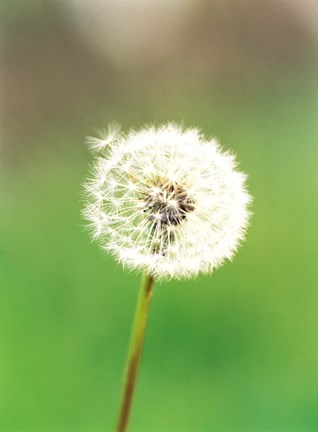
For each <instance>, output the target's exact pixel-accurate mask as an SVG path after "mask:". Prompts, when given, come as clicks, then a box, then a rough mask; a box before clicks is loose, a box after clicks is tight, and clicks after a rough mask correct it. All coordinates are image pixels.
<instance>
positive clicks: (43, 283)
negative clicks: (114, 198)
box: [0, 0, 318, 432]
mask: <svg viewBox="0 0 318 432" xmlns="http://www.w3.org/2000/svg"><path fill="white" fill-rule="evenodd" d="M87 2H88V0H86V2H85V1H82V0H81V1H78V2H76V0H75V1H70V0H69V1H66V2H64V1H44V0H43V1H34V0H31V1H18V0H13V1H8V0H6V1H3V0H2V1H1V5H0V13H1V39H2V43H1V45H2V46H1V70H2V72H1V95H2V97H1V100H2V103H1V105H2V120H1V149H0V151H1V174H0V180H1V183H0V188H1V190H0V193H1V201H0V206H1V212H0V223H1V225H0V282H1V285H0V431H1V432H4V431H10V432H11V431H12V432H13V431H14V432H16V431H38V432H40V431H41V432H49V431H52V432H62V431H64V432H65V431H83V432H84V431H85V432H86V431H87V432H88V431H92V432H97V431H110V430H112V428H113V425H114V422H115V418H116V411H117V408H118V403H119V396H120V389H121V382H122V372H123V367H124V362H125V357H126V350H127V344H128V340H129V333H130V326H131V323H132V318H133V313H134V307H135V303H136V299H137V291H138V285H139V280H140V275H139V274H135V273H130V272H126V271H124V270H123V269H122V268H121V267H120V266H119V265H118V264H116V263H115V262H114V261H113V259H112V258H110V257H108V256H107V255H105V254H103V253H102V252H101V250H100V249H99V248H98V246H97V245H96V244H93V243H91V241H90V239H89V236H88V233H87V232H86V231H85V229H84V228H83V227H84V221H83V220H82V218H81V216H80V212H81V208H82V207H83V196H82V184H83V182H84V181H85V178H86V176H87V175H88V172H89V163H91V161H92V158H91V155H90V154H89V152H88V150H87V148H86V145H85V136H87V135H94V134H95V128H103V127H107V124H108V123H109V122H111V121H114V120H115V121H117V122H119V123H121V124H122V125H123V128H124V130H127V129H128V128H129V127H135V128H138V127H140V126H142V125H143V124H145V123H148V124H149V123H156V124H160V123H161V122H164V121H171V120H173V121H176V122H183V124H184V125H185V126H198V127H200V128H201V129H202V130H203V131H204V133H205V134H206V135H207V136H214V137H217V138H218V139H219V140H220V142H221V143H222V146H223V147H224V148H225V149H230V148H231V149H232V150H233V151H234V152H235V154H236V155H237V158H238V160H239V161H240V167H241V169H242V170H244V171H246V172H247V173H248V174H249V190H250V193H251V194H252V195H253V196H254V203H253V217H252V221H251V226H250V228H249V231H248V236H247V240H246V242H245V243H244V245H243V247H241V248H240V249H239V252H238V254H237V256H236V257H235V259H234V261H233V263H226V264H225V265H224V266H223V267H222V268H220V269H218V270H217V271H215V273H214V274H213V275H211V276H209V277H199V278H197V279H195V280H191V281H186V282H182V281H179V282H176V281H170V282H164V283H160V284H157V285H156V286H155V292H154V296H153V303H152V308H151V313H150V319H149V327H148V330H147V338H146V345H145V350H144V353H143V361H142V367H141V371H140V377H139V382H138V386H137V392H136V395H135V396H136V397H135V400H134V407H133V413H132V417H131V423H130V426H131V427H130V430H131V431H135V432H139V431H147V432H152V431H153V432H154V431H156V432H174V431H180V432H186V431H189V432H190V431H192V432H194V431H200V432H201V431H202V432H203V431H206V432H208V431H233V432H234V431H244V432H248V431H269V432H274V431H275V432H276V431H317V430H318V313H317V309H318V289H317V288H318V286H317V285H318V284H317V282H318V265H317V260H318V251H317V243H318V224H317V213H318V199H317V198H318V171H317V161H318V146H317V138H318V122H317V118H318V82H317V72H318V65H317V63H318V62H317V60H318V52H317V49H318V43H317V34H315V29H314V28H313V27H312V26H311V22H312V21H310V18H311V17H310V15H311V14H310V11H307V15H308V17H307V18H308V21H307V20H306V16H307V15H306V14H305V13H303V14H302V13H300V10H298V9H297V7H301V6H302V2H298V6H297V7H296V3H297V2H280V1H278V2H271V1H256V2H253V1H248V0H243V1H241V2H235V1H232V2H231V1H229V2H220V1H212V2H208V1H206V2H205V1H199V0H198V1H197V2H191V1H187V2H186V1H184V2H183V1H172V2H171V3H173V4H174V8H173V9H169V8H168V3H167V2H165V1H163V2H162V3H160V2H159V3H160V7H159V6H158V4H157V6H155V2H152V1H150V2H149V3H148V6H146V4H145V2H143V1H141V0H140V1H139V2H137V1H136V2H132V3H131V4H134V7H135V8H137V9H136V10H137V12H138V13H135V14H132V15H130V9H129V8H130V7H132V6H131V4H130V2H119V3H118V5H117V9H116V7H115V6H114V5H116V2H114V1H109V2H108V1H106V0H105V1H104V2H95V1H94V2H92V3H91V5H92V7H93V8H95V9H94V10H95V13H96V15H95V16H94V17H93V18H91V17H90V16H87V15H86V14H85V13H84V14H78V15H76V13H75V12H76V11H75V9H76V7H75V6H76V3H77V6H80V5H82V4H84V6H85V3H86V6H87ZM304 4H305V3H304ZM189 5H190V6H189ZM108 7H109V8H110V10H111V12H109V14H110V13H112V14H113V15H111V18H112V19H113V21H112V25H113V28H112V30H111V32H110V33H108V37H109V40H108V39H107V35H106V36H105V35H104V33H102V32H101V34H100V36H99V35H98V32H99V31H100V30H101V28H100V27H98V26H100V25H101V16H102V18H103V17H104V16H105V26H107V25H108V24H109V20H110V18H109V16H108V15H107V13H108ZM114 7H115V9H114ZM152 7H153V8H155V7H156V9H154V11H152V9H151V8H152ZM189 7H192V9H191V10H190V12H187V15H186V18H184V19H182V20H181V22H180V20H179V21H178V25H175V27H174V26H173V25H172V30H171V28H170V27H169V28H170V30H169V28H168V30H169V31H170V33H169V32H168V30H166V29H165V27H164V25H165V23H167V22H168V23H170V21H172V24H173V17H175V16H177V15H178V14H181V13H182V12H183V11H185V9H186V8H189ZM138 8H139V9H138ZM158 8H159V9H160V10H159V12H160V14H161V15H159V16H157V14H159V12H158ZM105 10H106V12H105ZM149 11H150V12H149ZM146 12H147V16H145V18H144V19H143V14H146ZM103 14H104V15H103ZM173 14H174V15H173ZM75 15H76V16H77V18H76V20H75V18H74V16H75ZM125 17H126V18H125ZM127 17H128V18H127ZM167 17H168V18H169V19H167ZM123 18H125V19H128V21H129V23H130V27H129V26H128V27H126V24H127V22H126V24H125V21H124V19H123ZM95 22H96V29H95V33H94V23H95ZM145 23H146V24H145ZM149 23H150V24H149ZM143 24H145V25H148V27H149V28H148V27H146V30H144V29H143V27H142V26H143ZM152 25H153V26H154V28H155V31H154V32H152V31H151V28H152ZM169 25H171V23H170V24H169ZM161 26H162V27H161ZM102 28H104V27H103V25H102ZM127 28H128V29H130V30H129V32H130V33H127V36H126V35H125V31H128V30H127ZM161 28H162V32H160V29H161ZM83 29H85V30H87V29H90V31H92V32H93V33H94V34H95V36H94V37H95V41H96V40H98V42H99V43H101V44H102V45H103V44H105V46H106V45H107V46H108V47H110V48H112V50H111V49H109V50H108V51H107V50H106V51H103V50H99V49H95V48H96V47H94V46H93V45H94V43H93V41H92V40H91V39H90V37H89V36H88V35H86V36H85V35H84V36H83V34H81V30H83ZM132 29H133V30H132ZM134 29H135V30H134ZM158 29H159V30H158ZM133 31H136V32H137V36H138V37H139V39H138V38H137V42H138V40H139V45H138V43H137V42H136V45H134V40H132V39H131V34H132V33H131V32H133ZM143 31H144V33H143ZM166 31H167V32H168V33H166ZM116 32H117V33H116ZM96 33H97V36H96ZM167 34H168V36H165V35H167ZM117 36H118V37H119V36H120V37H121V39H120V37H119V39H116V37H117ZM96 38H97V39H96ZM165 38H171V46H169V43H168V41H167V40H166V39H165ZM118 40H119V41H123V43H124V47H125V43H126V42H127V44H128V43H131V44H132V45H129V47H130V48H129V49H126V50H125V49H123V46H122V43H121V45H120V43H119V42H118ZM131 40H132V42H131ZM162 40H163V42H162ZM116 41H117V42H116ZM146 42H147V43H146ZM116 43H118V47H117V46H116ZM160 43H162V45H160ZM158 44H159V45H158ZM143 49H144V50H145V52H144V53H143V52H142V50H143ZM134 50H135V51H134ZM114 52H115V53H116V54H118V53H119V55H117V57H116V56H115V57H114V56H113V57H112V55H113V54H112V53H114Z"/></svg>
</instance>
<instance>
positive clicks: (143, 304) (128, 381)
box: [116, 273, 154, 432]
mask: <svg viewBox="0 0 318 432" xmlns="http://www.w3.org/2000/svg"><path fill="white" fill-rule="evenodd" d="M153 285H154V278H153V276H151V275H148V274H146V273H144V276H143V279H142V282H141V286H140V292H139V297H138V302H137V307H136V312H135V318H134V324H133V328H132V333H131V337H130V344H129V350H128V357H127V363H126V373H125V381H124V388H123V394H122V399H121V405H120V410H119V417H118V422H117V427H116V432H125V431H126V429H127V424H128V420H129V413H130V408H131V404H132V398H133V394H134V389H135V385H136V379H137V374H138V368H139V364H140V357H141V352H142V347H143V342H144V338H145V331H146V325H147V318H148V313H149V307H150V300H151V294H152V288H153Z"/></svg>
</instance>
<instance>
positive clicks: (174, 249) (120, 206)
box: [84, 124, 251, 278]
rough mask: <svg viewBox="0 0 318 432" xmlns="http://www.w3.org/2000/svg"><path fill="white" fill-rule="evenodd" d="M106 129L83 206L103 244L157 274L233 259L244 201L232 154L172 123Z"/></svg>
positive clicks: (188, 273) (185, 273)
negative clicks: (135, 127)
mask: <svg viewBox="0 0 318 432" xmlns="http://www.w3.org/2000/svg"><path fill="white" fill-rule="evenodd" d="M107 136H108V138H107V137H104V138H103V139H104V141H103V143H101V142H100V143H99V144H97V141H96V143H95V144H96V145H95V146H94V147H95V149H96V148H98V150H99V154H98V156H97V158H96V160H95V164H94V167H93V173H92V177H91V179H90V180H88V181H87V183H86V191H87V196H88V203H87V205H86V207H85V209H84V216H85V218H86V219H87V220H88V221H89V227H90V229H91V231H92V236H93V238H94V239H98V241H99V242H100V244H101V245H102V247H103V248H104V249H106V250H108V251H109V252H111V253H112V254H113V255H115V257H116V258H117V259H118V260H119V261H121V262H122V263H123V264H124V265H125V266H128V267H130V268H133V269H144V270H147V271H148V272H149V273H151V274H153V275H154V276H155V277H157V278H164V277H175V278H187V277H194V276H196V275H197V274H198V273H210V272H212V271H213V270H214V269H215V268H217V267H218V266H220V265H221V264H222V263H223V262H224V261H225V260H226V259H229V260H231V259H232V257H233V255H234V254H235V252H236V250H237V247H238V245H239V244H240V242H241V241H242V240H243V239H244V236H245V231H246V228H247V225H248V219H249V210H248V206H249V203H250V202H251V197H250V195H249V194H248V192H247V191H246V187H245V182H246V175H245V174H244V173H242V172H239V171H238V170H237V168H236V162H235V158H234V156H233V155H232V154H230V153H228V152H222V150H221V148H220V145H219V144H218V142H217V141H216V140H210V141H207V140H206V139H205V138H204V137H203V136H202V135H201V133H200V132H199V131H198V130H197V129H182V128H181V127H178V126H176V125H175V124H167V125H163V126H160V127H158V128H155V127H148V128H144V129H141V130H140V131H130V132H128V133H127V134H123V133H119V128H118V127H117V129H116V134H113V135H111V136H112V138H111V139H110V133H108V135H107ZM106 141H107V145H104V143H105V142H106ZM91 142H94V141H91Z"/></svg>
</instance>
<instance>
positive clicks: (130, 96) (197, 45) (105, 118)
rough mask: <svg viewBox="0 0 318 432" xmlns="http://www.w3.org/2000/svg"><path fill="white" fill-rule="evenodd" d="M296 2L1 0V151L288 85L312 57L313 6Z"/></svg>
mask: <svg viewBox="0 0 318 432" xmlns="http://www.w3.org/2000/svg"><path fill="white" fill-rule="evenodd" d="M307 3H308V2H307ZM303 6H304V7H302V2H288V1H274V0H259V1H254V0H243V1H240V2H238V1H235V0H227V1H221V0H218V1H212V2H211V1H208V0H192V1H190V0H187V1H186V0H183V1H181V0H180V1H179V0H174V1H172V0H171V1H161V2H156V1H148V2H146V1H144V0H139V1H138V0H135V1H131V2H130V1H114V0H108V1H107V0H105V1H97V0H93V1H89V0H68V1H61V0H59V1H51V0H29V1H20V0H10V1H8V0H5V1H3V2H2V3H1V15H2V23H3V24H2V30H1V33H2V37H1V39H2V55H1V82H2V105H3V107H2V121H1V129H2V158H3V160H4V161H6V162H7V163H9V164H14V163H16V162H18V161H21V160H22V161H24V160H26V159H27V158H32V155H33V154H34V152H35V151H37V150H38V149H39V148H45V146H48V145H49V146H54V138H55V137H58V136H61V134H63V135H65V136H71V137H72V139H73V140H74V141H75V140H83V136H85V135H87V134H89V133H91V131H92V128H94V127H104V126H105V125H106V124H107V123H108V122H109V121H111V120H117V121H119V122H121V123H124V124H125V123H127V124H139V123H144V122H150V121H156V120H159V121H161V120H165V119H166V120H174V119H175V120H181V119H184V118H185V117H188V116H190V119H189V120H190V121H193V120H196V119H197V118H196V116H199V115H200V109H199V110H198V109H196V108H193V116H192V115H191V108H189V107H190V106H192V105H194V104H195V103H196V101H198V100H200V98H202V99H203V100H204V101H205V102H206V105H205V107H204V108H202V109H206V108H207V107H209V106H210V104H211V105H212V104H215V103H221V104H225V105H231V106H234V107H237V108H238V109H244V107H245V106H249V105H250V104H253V103H254V102H255V100H260V99H262V98H266V94H268V93H272V92H278V93H279V92H284V87H287V89H290V87H293V86H295V85H296V83H297V82H299V78H301V76H302V74H304V79H306V74H307V73H308V71H310V70H311V65H313V64H315V62H316V60H317V35H316V33H315V30H314V26H313V25H312V24H313V22H314V21H313V20H312V15H313V13H312V10H311V9H310V8H308V7H306V8H305V3H304V4H303ZM309 18H310V19H309ZM310 23H311V24H310ZM296 78H297V79H296ZM71 141H72V140H71Z"/></svg>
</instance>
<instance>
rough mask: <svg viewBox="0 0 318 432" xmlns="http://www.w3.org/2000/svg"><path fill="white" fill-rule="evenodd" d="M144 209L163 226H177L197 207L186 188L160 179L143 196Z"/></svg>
mask: <svg viewBox="0 0 318 432" xmlns="http://www.w3.org/2000/svg"><path fill="white" fill-rule="evenodd" d="M143 201H144V211H145V213H148V217H149V220H151V221H154V222H155V224H160V225H161V226H176V225H179V224H180V223H181V222H182V221H184V220H185V219H186V217H187V214H188V213H189V212H192V211H193V210H194V208H195V206H194V204H195V202H194V200H193V198H192V197H190V196H189V195H188V193H187V190H186V188H184V187H183V186H181V185H179V184H177V183H171V182H165V181H162V180H158V181H156V182H154V184H153V185H152V186H151V187H149V188H148V189H147V191H146V192H145V193H144V196H143Z"/></svg>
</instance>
